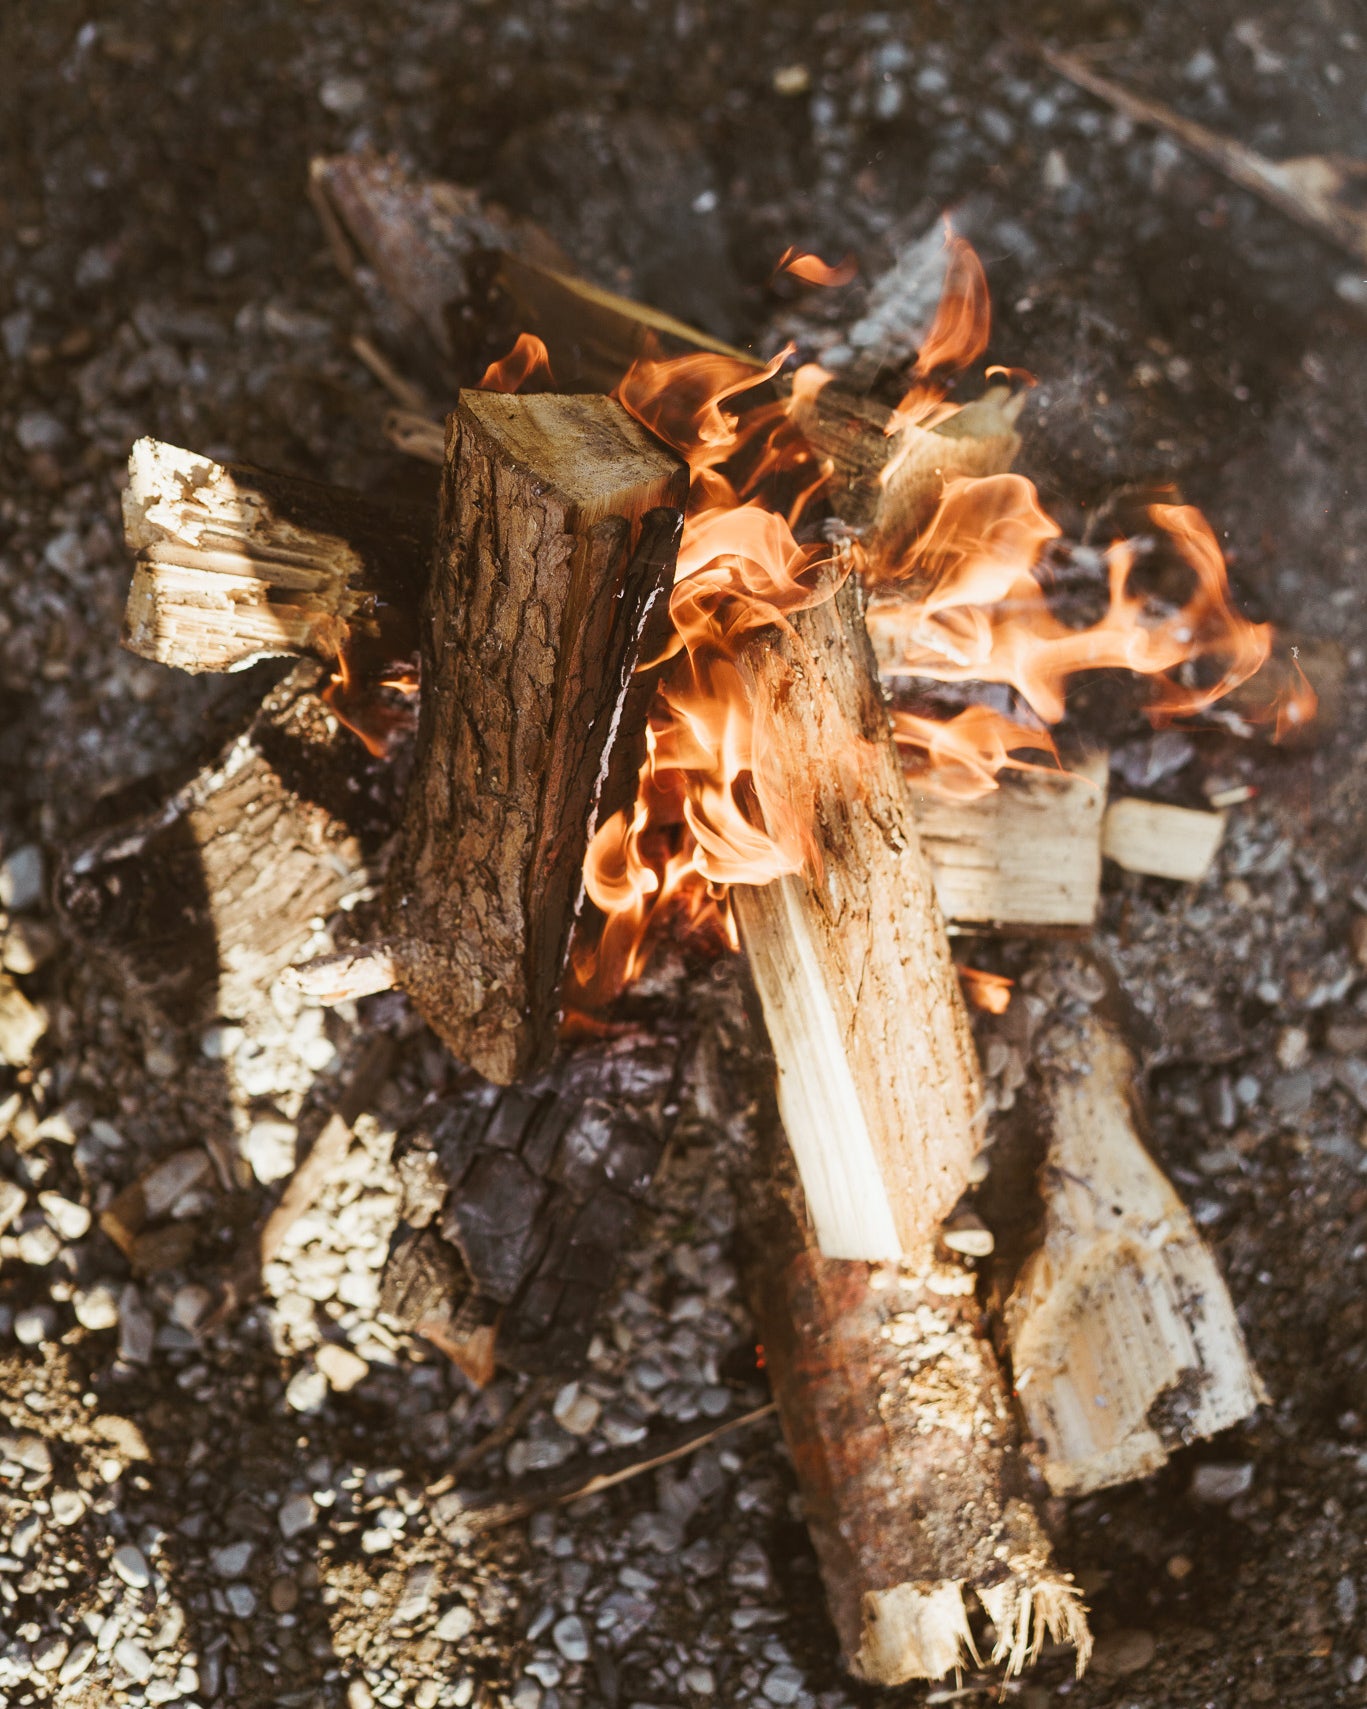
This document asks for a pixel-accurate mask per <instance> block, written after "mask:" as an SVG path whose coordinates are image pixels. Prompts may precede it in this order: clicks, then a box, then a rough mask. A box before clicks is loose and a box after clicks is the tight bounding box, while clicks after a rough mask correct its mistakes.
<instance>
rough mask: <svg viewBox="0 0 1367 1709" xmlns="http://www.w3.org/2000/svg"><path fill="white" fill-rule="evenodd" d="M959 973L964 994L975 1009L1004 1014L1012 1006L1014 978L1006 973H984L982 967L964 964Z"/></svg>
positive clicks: (987, 1012)
mask: <svg viewBox="0 0 1367 1709" xmlns="http://www.w3.org/2000/svg"><path fill="white" fill-rule="evenodd" d="M958 973H959V983H960V984H961V985H962V986H963V988H964V996H965V997H967V998H968V1000H969V1002H970V1003H972V1005H973V1007H974V1008H975V1009H982V1010H983V1011H984V1012H985V1013H986V1014H989V1015H1004V1014H1005V1013H1006V1011H1007V1010H1008V1009H1009V1008H1010V1007H1011V988H1012V986H1013V985H1014V984H1015V983H1016V982H1015V980H1014V979H1008V978H1007V977H1006V975H1005V974H1004V973H984V972H983V971H982V969H981V968H977V967H964V966H963V965H962V964H960V965H959V968H958Z"/></svg>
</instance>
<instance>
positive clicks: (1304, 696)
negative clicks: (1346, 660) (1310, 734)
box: [1272, 647, 1320, 742]
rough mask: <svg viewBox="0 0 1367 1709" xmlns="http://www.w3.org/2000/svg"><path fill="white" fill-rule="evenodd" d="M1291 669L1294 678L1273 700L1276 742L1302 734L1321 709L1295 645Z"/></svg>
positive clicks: (1274, 736) (1317, 696) (1273, 736)
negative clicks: (1302, 667)
mask: <svg viewBox="0 0 1367 1709" xmlns="http://www.w3.org/2000/svg"><path fill="white" fill-rule="evenodd" d="M1291 670H1292V674H1293V678H1294V680H1292V681H1289V682H1288V683H1287V684H1286V686H1285V687H1284V688H1283V689H1281V691H1280V692H1279V693H1278V695H1277V697H1276V699H1275V700H1274V701H1273V702H1272V715H1273V718H1274V720H1275V724H1274V729H1273V735H1272V740H1273V741H1274V742H1287V741H1290V740H1291V739H1292V738H1293V737H1295V736H1298V735H1300V733H1301V731H1302V730H1304V728H1305V726H1306V725H1307V724H1308V723H1309V722H1310V720H1311V719H1312V718H1313V717H1314V716H1315V714H1316V712H1318V711H1319V705H1320V697H1319V695H1318V694H1316V693H1315V691H1314V689H1313V688H1312V687H1311V686H1310V679H1309V677H1308V676H1306V674H1305V672H1304V671H1303V670H1302V669H1301V662H1300V660H1299V658H1297V656H1296V649H1295V648H1294V647H1293V648H1292V649H1291Z"/></svg>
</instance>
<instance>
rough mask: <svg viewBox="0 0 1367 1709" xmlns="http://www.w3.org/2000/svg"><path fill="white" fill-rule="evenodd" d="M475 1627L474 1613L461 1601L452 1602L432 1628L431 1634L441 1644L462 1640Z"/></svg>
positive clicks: (456, 1642)
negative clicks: (438, 1639)
mask: <svg viewBox="0 0 1367 1709" xmlns="http://www.w3.org/2000/svg"><path fill="white" fill-rule="evenodd" d="M474 1629H475V1617H474V1614H473V1613H472V1612H471V1611H470V1609H468V1608H467V1607H466V1606H465V1604H464V1603H463V1602H454V1603H452V1605H451V1606H450V1607H449V1608H448V1609H447V1610H446V1612H445V1613H444V1614H443V1615H442V1617H441V1619H440V1620H438V1621H437V1623H436V1625H435V1626H434V1627H433V1628H432V1636H433V1637H434V1638H440V1639H441V1641H442V1643H443V1644H459V1643H462V1642H464V1640H465V1639H466V1638H468V1637H469V1636H470V1634H471V1632H473V1631H474Z"/></svg>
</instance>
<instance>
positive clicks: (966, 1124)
mask: <svg viewBox="0 0 1367 1709" xmlns="http://www.w3.org/2000/svg"><path fill="white" fill-rule="evenodd" d="M744 663H745V667H746V669H747V671H748V673H749V677H750V681H751V687H752V695H753V703H754V706H755V715H756V718H757V721H758V724H757V747H758V748H759V749H760V751H761V752H762V754H763V756H764V760H763V763H764V765H765V768H766V774H767V784H768V788H769V790H770V791H772V792H773V793H774V794H775V795H776V796H777V797H778V798H780V799H785V800H787V801H789V802H790V803H791V804H792V805H793V807H795V808H796V809H797V810H798V811H799V812H802V813H805V815H806V816H807V817H808V819H809V822H810V825H811V829H812V835H813V838H814V841H815V850H816V858H815V859H814V860H811V861H809V862H808V865H807V868H806V870H804V871H803V872H801V873H798V874H795V875H792V876H789V877H785V878H780V879H778V880H776V881H775V882H774V883H772V884H768V885H765V886H762V887H750V886H744V885H741V886H737V887H736V888H735V890H734V891H733V892H732V898H733V903H734V906H735V910H736V917H737V920H738V922H739V925H740V933H741V939H742V942H743V944H744V947H745V950H746V952H747V954H748V955H749V958H750V965H751V969H752V971H753V974H754V979H755V984H756V987H757V989H758V991H759V995H760V1000H761V1003H762V1005H763V1008H764V1018H765V1023H766V1025H767V1027H768V1030H769V1037H770V1040H771V1041H772V1044H773V1048H774V1055H775V1058H776V1059H777V1063H778V1098H779V1107H780V1112H781V1114H782V1117H783V1125H784V1127H785V1129H786V1130H787V1133H788V1138H789V1140H790V1141H791V1142H792V1147H793V1152H794V1154H795V1156H796V1158H797V1165H798V1169H799V1171H800V1172H801V1175H802V1183H803V1189H804V1191H805V1193H806V1196H807V1201H808V1203H809V1204H810V1206H811V1211H812V1216H813V1219H814V1221H815V1225H816V1233H817V1238H818V1240H819V1242H820V1246H821V1250H822V1251H823V1252H824V1253H825V1254H826V1255H827V1256H828V1257H833V1258H834V1257H838V1258H864V1259H880V1258H894V1257H898V1256H902V1255H906V1256H909V1257H914V1256H919V1255H921V1254H923V1253H924V1252H925V1251H926V1250H928V1248H929V1244H930V1242H931V1240H932V1239H933V1237H934V1234H935V1230H936V1229H937V1227H938V1226H939V1223H940V1221H941V1219H942V1218H943V1217H944V1215H945V1214H946V1212H948V1211H949V1210H950V1208H951V1207H952V1206H953V1205H954V1203H955V1201H956V1200H957V1199H958V1198H959V1196H960V1194H961V1193H962V1192H963V1190H964V1188H965V1186H966V1185H967V1182H968V1175H969V1168H970V1165H971V1163H972V1161H973V1157H974V1154H975V1152H976V1150H977V1148H978V1143H979V1138H980V1134H981V1124H982V1096H981V1086H980V1081H979V1074H978V1066H977V1059H976V1056H975V1053H974V1049H973V1040H972V1036H971V1033H970V1030H969V1025H968V1017H967V1013H966V1011H965V1008H964V1003H963V997H962V995H961V993H960V990H959V984H958V978H957V975H956V973H955V969H954V963H953V961H952V959H951V958H950V953H949V939H948V937H947V935H946V932H945V926H944V922H943V919H942V918H941V915H940V910H939V905H938V903H937V902H936V899H935V888H934V883H933V880H932V876H931V872H930V868H929V865H928V864H927V862H926V859H925V856H924V854H923V853H922V851H921V845H920V841H919V839H918V837H917V833H916V824H915V818H914V814H913V811H912V805H911V799H910V795H909V792H908V788H907V784H906V781H905V779H904V777H903V773H902V767H901V764H900V762H899V760H898V756H897V750H896V746H895V744H894V742H893V739H892V732H891V728H890V726H889V723H888V716H887V711H886V708H885V706H884V703H883V699H882V695H881V692H880V690H879V687H878V676H877V670H876V667H875V665H874V659H873V651H872V648H871V647H870V645H869V639H868V635H867V633H866V632H865V629H864V622H863V618H862V616H861V614H860V609H859V593H858V589H857V588H856V587H855V585H854V584H853V582H852V581H850V582H846V584H845V585H844V587H843V588H842V589H841V590H840V592H839V593H838V594H837V595H836V596H835V598H834V599H831V600H827V601H826V602H825V603H824V604H821V605H817V606H813V607H812V608H810V609H809V610H806V611H801V612H798V613H797V614H796V615H795V616H794V618H793V619H792V629H791V632H790V633H788V634H775V633H773V632H767V633H766V634H765V635H764V636H763V637H762V638H761V639H760V640H759V641H758V642H756V644H754V645H753V646H752V647H751V648H749V649H748V651H747V653H746V655H745V660H744Z"/></svg>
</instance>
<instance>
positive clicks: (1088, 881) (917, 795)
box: [909, 754, 1109, 931]
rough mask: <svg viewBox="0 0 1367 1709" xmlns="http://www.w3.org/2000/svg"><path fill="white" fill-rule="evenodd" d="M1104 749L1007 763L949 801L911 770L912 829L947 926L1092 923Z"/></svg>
mask: <svg viewBox="0 0 1367 1709" xmlns="http://www.w3.org/2000/svg"><path fill="white" fill-rule="evenodd" d="M1108 764H1109V762H1108V759H1107V756H1106V755H1105V754H1094V755H1091V756H1088V757H1087V758H1085V759H1082V760H1079V761H1078V762H1077V763H1076V764H1074V765H1073V766H1072V767H1071V768H1070V769H1069V770H1068V771H1061V772H1048V771H1028V772H1006V773H1004V774H1003V775H1002V776H1001V778H1000V779H999V780H998V785H997V788H996V789H994V790H992V791H990V792H989V793H988V794H986V795H981V796H979V797H977V798H976V799H975V800H972V801H946V800H941V799H939V798H938V797H936V796H935V795H932V794H930V793H928V792H927V791H926V790H925V789H923V788H918V785H917V779H916V777H915V776H914V775H913V776H912V777H910V779H909V783H910V787H911V794H912V802H913V807H914V811H915V815H916V829H917V832H918V834H919V835H920V838H921V846H922V848H923V849H924V850H925V854H926V859H927V860H928V861H929V862H930V870H931V873H932V875H933V877H934V880H935V894H936V897H937V899H938V901H939V904H940V909H941V912H942V913H943V914H944V917H945V919H946V921H947V922H949V924H950V927H951V930H952V929H953V928H954V927H956V926H957V927H959V928H967V929H986V928H993V929H1000V930H1005V931H1010V930H1013V929H1023V930H1036V931H1038V930H1059V931H1066V930H1069V929H1072V928H1078V927H1085V926H1090V925H1091V924H1092V922H1093V921H1094V920H1095V918H1096V909H1097V902H1098V899H1099V897H1100V893H1101V826H1102V815H1103V812H1104V810H1105V806H1106V779H1107V774H1108Z"/></svg>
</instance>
